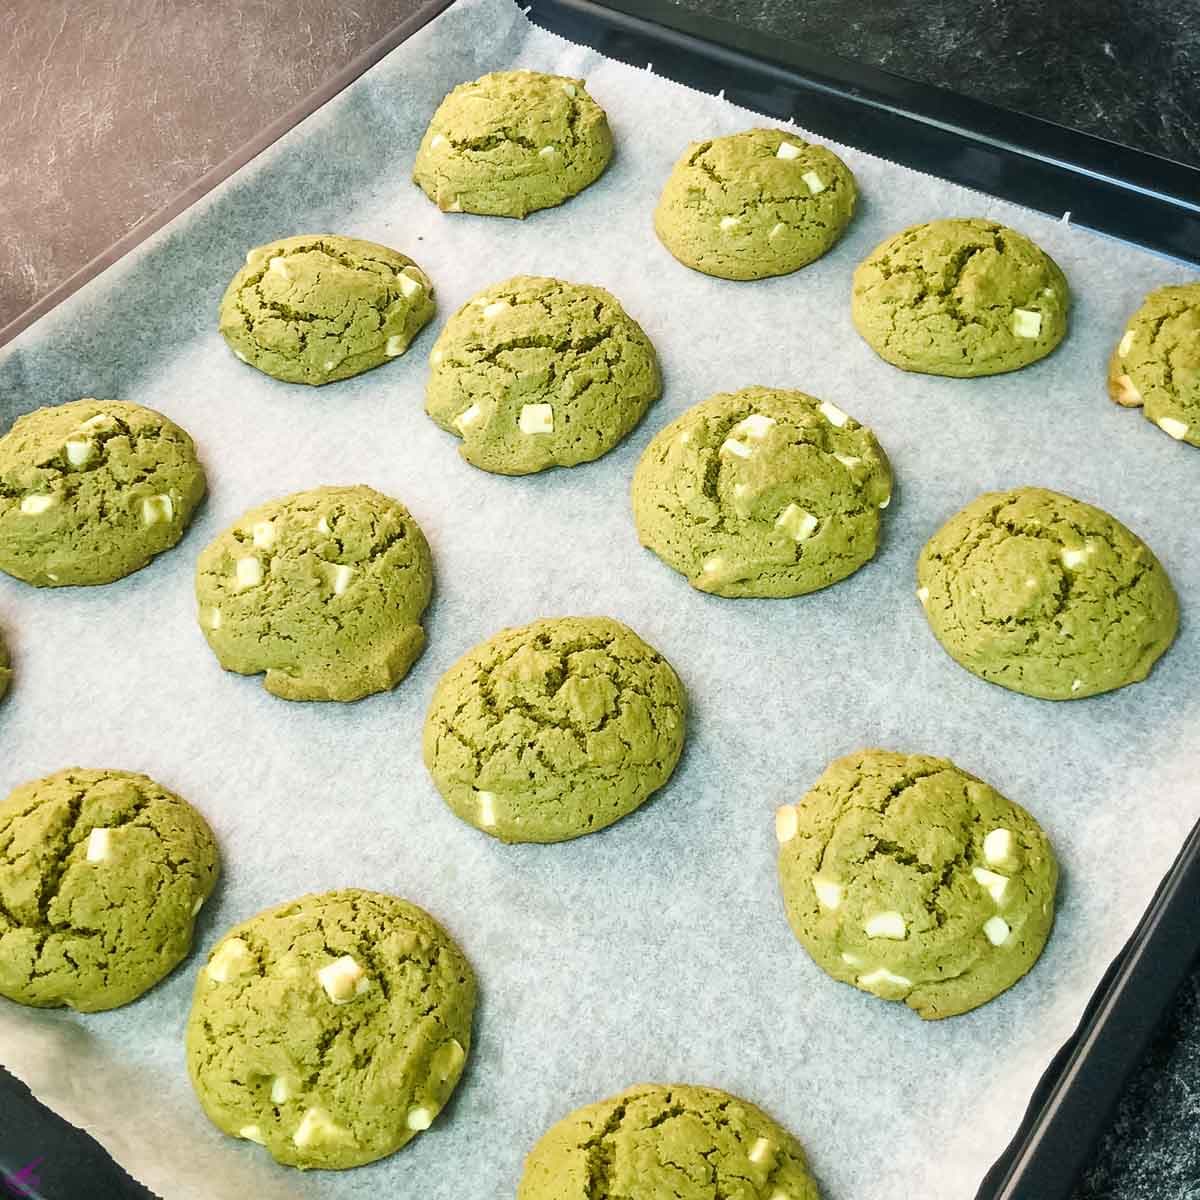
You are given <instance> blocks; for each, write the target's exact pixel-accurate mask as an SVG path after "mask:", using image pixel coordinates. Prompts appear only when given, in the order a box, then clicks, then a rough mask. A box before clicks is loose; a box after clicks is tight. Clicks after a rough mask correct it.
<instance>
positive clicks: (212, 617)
mask: <svg viewBox="0 0 1200 1200" xmlns="http://www.w3.org/2000/svg"><path fill="white" fill-rule="evenodd" d="M204 623H205V624H206V625H207V626H208V627H209V629H220V628H221V610H220V609H219V608H210V609H209V610H208V613H207V615H206V616H205V619H204Z"/></svg>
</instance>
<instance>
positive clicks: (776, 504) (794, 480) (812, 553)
mask: <svg viewBox="0 0 1200 1200" xmlns="http://www.w3.org/2000/svg"><path fill="white" fill-rule="evenodd" d="M891 496H892V473H891V469H890V467H889V466H888V460H887V457H886V455H885V454H884V452H883V450H882V449H881V448H880V446H879V443H878V442H877V441H876V440H875V436H874V434H872V433H871V431H870V430H869V429H867V428H866V427H865V426H863V425H860V424H859V423H858V422H857V421H856V420H854V418H853V417H849V416H847V415H846V414H845V413H844V412H842V410H841V409H840V408H838V407H837V406H836V405H834V404H830V403H829V402H828V401H826V400H815V399H814V398H813V397H812V396H806V395H805V394H804V393H803V392H789V391H780V390H777V389H773V388H763V387H751V388H744V389H743V390H742V391H740V392H733V393H721V394H719V395H716V396H712V397H710V398H709V399H708V400H705V401H703V402H702V403H700V404H697V405H696V406H695V407H693V408H689V409H688V410H687V412H685V413H684V414H683V415H682V416H681V417H677V418H676V419H675V420H674V421H672V422H671V424H670V425H668V426H667V427H666V428H665V429H662V430H660V431H659V432H658V433H657V434H656V435H655V437H654V440H653V441H652V442H651V443H650V444H649V445H648V446H647V447H646V450H645V453H644V454H643V455H642V458H641V461H640V462H639V463H638V465H637V470H636V471H635V472H634V476H633V516H634V521H635V522H636V524H637V530H638V538H639V539H640V540H641V543H642V545H643V546H646V547H648V548H649V549H651V550H653V551H654V553H655V554H657V555H658V556H659V558H661V559H662V560H663V562H665V563H666V564H667V566H669V567H671V568H673V569H674V570H676V571H679V572H680V573H681V574H682V575H685V576H686V577H687V580H688V582H689V583H690V584H691V585H692V587H694V588H698V589H699V590H700V591H702V592H712V593H714V594H715V595H718V596H800V595H803V594H804V593H806V592H813V591H816V590H817V589H818V588H823V587H828V586H829V584H831V583H836V582H837V581H838V580H839V579H845V578H846V576H847V575H851V574H853V573H854V572H855V571H857V570H858V568H859V567H861V566H862V565H863V564H864V563H866V562H869V561H870V559H871V558H872V557H873V556H874V554H875V549H876V547H877V546H878V544H879V511H880V509H882V508H886V507H887V505H888V502H889V501H890V500H891Z"/></svg>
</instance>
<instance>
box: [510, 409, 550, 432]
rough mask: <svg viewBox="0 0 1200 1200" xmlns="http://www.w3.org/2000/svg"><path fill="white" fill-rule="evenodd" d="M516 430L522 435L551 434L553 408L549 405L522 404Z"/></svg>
mask: <svg viewBox="0 0 1200 1200" xmlns="http://www.w3.org/2000/svg"><path fill="white" fill-rule="evenodd" d="M517 428H518V429H519V430H520V431H521V432H522V433H553V432H554V408H553V406H552V405H549V404H522V405H521V413H520V416H518V417H517Z"/></svg>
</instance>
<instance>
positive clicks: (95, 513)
mask: <svg viewBox="0 0 1200 1200" xmlns="http://www.w3.org/2000/svg"><path fill="white" fill-rule="evenodd" d="M204 486H205V484H204V468H203V467H201V466H200V463H199V461H198V460H197V458H196V447H195V446H194V445H193V443H192V439H191V438H190V437H188V435H187V434H186V433H184V431H183V430H182V429H180V428H179V426H178V425H176V424H175V423H174V422H173V421H169V420H167V418H166V417H164V416H163V415H162V413H157V412H155V411H154V410H153V409H149V408H142V407H141V405H139V404H127V403H125V402H124V401H122V400H92V399H86V400H74V401H72V402H71V403H69V404H59V405H56V406H55V407H53V408H39V409H37V410H36V411H34V412H31V413H28V414H26V415H25V416H23V417H19V418H18V419H17V421H16V422H15V423H14V424H13V427H12V428H11V429H10V430H9V431H8V433H6V434H5V435H4V437H2V438H0V571H4V572H5V573H6V574H9V575H12V576H14V577H15V578H17V579H23V580H24V581H25V582H26V583H32V584H33V585H34V586H35V587H67V586H70V585H83V584H99V583H111V582H112V581H113V580H115V579H121V578H122V577H124V576H125V575H129V574H131V573H132V572H133V571H138V570H140V569H141V568H142V567H144V566H145V565H146V564H147V563H148V562H149V561H150V560H151V559H152V558H153V557H154V556H155V555H156V554H161V553H162V552H163V551H164V550H169V549H170V548H171V547H172V546H174V545H175V543H176V542H178V541H179V539H180V538H181V537H182V536H183V533H184V530H186V529H187V527H188V523H189V522H190V521H191V519H192V513H193V512H194V511H195V509H196V506H197V505H198V504H199V503H200V501H201V499H202V498H203V496H204Z"/></svg>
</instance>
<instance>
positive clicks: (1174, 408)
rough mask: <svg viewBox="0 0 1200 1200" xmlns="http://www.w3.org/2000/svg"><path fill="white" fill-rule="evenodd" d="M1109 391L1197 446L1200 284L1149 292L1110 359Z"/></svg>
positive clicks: (1199, 439) (1199, 436)
mask: <svg viewBox="0 0 1200 1200" xmlns="http://www.w3.org/2000/svg"><path fill="white" fill-rule="evenodd" d="M1108 394H1109V395H1110V396H1111V397H1112V398H1113V399H1114V400H1115V401H1116V402H1117V403H1118V404H1123V405H1125V406H1126V407H1128V408H1138V407H1140V408H1141V410H1142V412H1143V414H1144V415H1145V417H1146V419H1147V420H1148V421H1153V422H1154V424H1155V425H1157V426H1158V427H1159V429H1161V430H1162V431H1163V433H1165V434H1167V435H1168V437H1173V438H1174V439H1175V440H1176V441H1177V442H1189V443H1190V444H1191V445H1193V446H1200V283H1186V284H1181V285H1180V286H1178V287H1164V288H1159V289H1158V290H1157V291H1154V292H1151V293H1150V295H1148V296H1147V297H1146V300H1145V303H1144V304H1143V305H1142V307H1141V308H1139V309H1138V310H1137V312H1135V313H1134V314H1133V316H1132V317H1131V318H1130V320H1129V324H1128V326H1127V327H1126V329H1125V332H1124V334H1122V336H1121V340H1120V342H1118V343H1117V348H1116V349H1115V350H1114V351H1113V354H1112V358H1111V359H1110V360H1109V364H1108Z"/></svg>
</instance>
